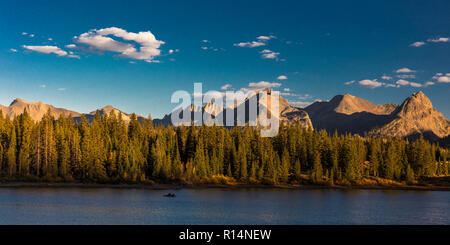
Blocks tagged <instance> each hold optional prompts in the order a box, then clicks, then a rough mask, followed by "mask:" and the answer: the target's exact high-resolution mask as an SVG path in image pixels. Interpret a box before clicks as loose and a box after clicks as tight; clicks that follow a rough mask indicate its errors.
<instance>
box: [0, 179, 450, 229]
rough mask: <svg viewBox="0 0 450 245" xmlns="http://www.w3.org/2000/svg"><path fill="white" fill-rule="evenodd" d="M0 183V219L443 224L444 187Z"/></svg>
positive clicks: (448, 220) (449, 200)
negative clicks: (124, 186)
mask: <svg viewBox="0 0 450 245" xmlns="http://www.w3.org/2000/svg"><path fill="white" fill-rule="evenodd" d="M167 192H169V191H167V190H142V189H108V188H99V189H84V188H0V224H180V225H183V224H445V225H449V224H450V192H440V191H381V190H279V189H274V190H271V189H245V190H226V189H197V190H192V189H183V190H176V191H172V192H175V193H176V195H177V197H176V198H167V197H163V195H164V194H166V193H167Z"/></svg>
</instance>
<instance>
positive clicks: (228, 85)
mask: <svg viewBox="0 0 450 245" xmlns="http://www.w3.org/2000/svg"><path fill="white" fill-rule="evenodd" d="M231 87H232V85H231V84H225V85H223V86H222V87H221V88H220V89H222V90H227V89H229V88H231Z"/></svg>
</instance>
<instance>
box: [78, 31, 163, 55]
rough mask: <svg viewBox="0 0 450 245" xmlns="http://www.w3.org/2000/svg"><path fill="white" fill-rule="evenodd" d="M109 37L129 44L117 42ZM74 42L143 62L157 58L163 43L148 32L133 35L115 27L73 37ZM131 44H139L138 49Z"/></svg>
mask: <svg viewBox="0 0 450 245" xmlns="http://www.w3.org/2000/svg"><path fill="white" fill-rule="evenodd" d="M110 36H114V37H116V38H121V39H122V40H124V41H129V42H121V41H117V40H115V39H113V38H111V37H110ZM74 40H75V42H77V43H80V44H84V45H87V46H89V47H90V48H93V49H97V50H101V51H110V52H116V53H120V56H121V57H124V58H129V59H136V60H145V61H152V60H153V59H154V58H155V57H157V56H159V55H160V54H161V50H160V49H159V48H160V46H161V45H163V44H164V43H165V42H163V41H160V40H157V39H156V38H155V36H154V35H153V34H152V33H151V32H150V31H145V32H138V33H134V32H128V31H126V30H124V29H121V28H117V27H109V28H104V29H99V30H91V31H89V32H87V33H83V34H81V35H80V36H75V37H74ZM132 42H135V43H137V44H139V45H140V47H139V49H138V48H136V47H135V45H134V44H133V43H132Z"/></svg>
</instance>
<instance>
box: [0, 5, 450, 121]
mask: <svg viewBox="0 0 450 245" xmlns="http://www.w3.org/2000/svg"><path fill="white" fill-rule="evenodd" d="M449 9H450V1H438V0H434V1H400V0H399V1H314V3H312V1H308V2H306V1H304V2H303V1H284V0H277V1H245V0H244V1H242V0H241V1H219V0H215V1H210V0H209V1H183V0H179V1H127V2H125V1H111V0H109V1H93V0H91V1H9V2H7V1H2V2H1V3H0V36H1V37H2V38H0V86H1V88H2V90H0V104H3V105H8V104H9V103H10V102H11V101H12V100H13V99H14V98H16V97H19V98H23V99H25V100H28V101H43V102H45V103H49V104H53V105H55V106H57V107H64V108H68V109H72V110H76V111H79V112H85V113H87V112H90V111H92V110H95V109H96V108H100V107H103V106H105V105H108V104H111V105H113V106H115V107H117V108H119V109H121V110H123V111H125V112H136V113H139V114H141V115H144V116H146V115H148V113H151V114H152V116H153V117H154V118H157V117H162V116H163V115H164V114H166V113H168V112H170V111H171V109H173V108H174V107H175V106H176V105H174V104H171V103H170V97H171V95H172V93H173V92H174V91H176V90H180V89H182V90H188V91H192V90H193V83H194V82H203V89H204V91H207V90H218V91H220V90H221V87H223V86H224V85H226V84H230V85H231V86H232V88H234V89H236V90H237V89H243V88H244V89H245V88H249V87H250V83H253V86H254V87H258V86H272V87H273V88H274V89H279V90H280V91H282V92H283V93H284V94H285V96H284V97H286V98H287V99H288V100H289V101H290V102H292V103H293V104H295V105H305V104H307V103H311V102H314V101H315V100H318V99H321V100H328V99H330V98H331V97H332V96H334V95H336V94H343V93H350V94H353V95H355V96H358V97H362V98H365V99H368V100H370V101H373V102H376V103H388V102H393V103H401V102H402V101H403V99H405V98H406V97H407V96H409V95H410V94H411V93H413V92H416V91H419V90H422V91H424V93H425V94H426V95H427V96H429V97H430V99H431V100H432V102H433V104H434V106H435V107H436V108H437V109H438V110H440V111H441V112H443V113H444V115H445V116H446V117H447V118H449V116H450V105H449V103H448V101H449V100H448V95H449V94H450V93H449V92H450V81H449V80H450V74H449V73H450V42H449V39H448V38H449V37H450V16H449V13H448V10H449ZM112 27H115V28H112ZM140 32H141V33H140ZM148 32H150V33H151V34H152V35H153V36H154V39H152V36H151V35H149V34H150V33H148ZM105 40H107V42H105ZM69 44H75V46H67V45H69ZM405 68H407V69H405ZM283 76H284V77H283ZM278 78H280V79H278ZM282 78H287V79H282ZM262 82H264V83H262Z"/></svg>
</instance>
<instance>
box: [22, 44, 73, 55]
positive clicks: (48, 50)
mask: <svg viewBox="0 0 450 245" xmlns="http://www.w3.org/2000/svg"><path fill="white" fill-rule="evenodd" d="M22 47H23V48H25V49H28V50H32V51H35V52H38V53H43V54H52V53H53V54H56V55H58V56H67V55H68V53H67V52H66V51H64V50H62V49H60V48H58V47H57V46H28V45H23V46H22Z"/></svg>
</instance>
